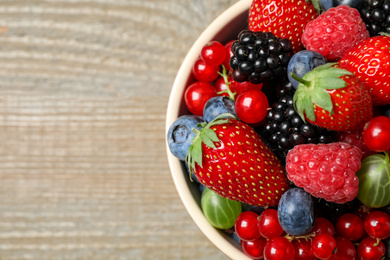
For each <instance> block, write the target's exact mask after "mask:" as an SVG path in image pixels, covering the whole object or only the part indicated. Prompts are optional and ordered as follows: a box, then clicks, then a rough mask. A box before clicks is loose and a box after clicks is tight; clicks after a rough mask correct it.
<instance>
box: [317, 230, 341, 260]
mask: <svg viewBox="0 0 390 260" xmlns="http://www.w3.org/2000/svg"><path fill="white" fill-rule="evenodd" d="M335 248H336V240H335V239H334V237H332V236H331V235H329V234H319V235H317V236H315V237H314V238H313V241H312V242H311V250H312V251H313V254H314V255H315V257H317V258H320V259H327V258H329V257H331V256H332V253H333V250H334V249H335Z"/></svg>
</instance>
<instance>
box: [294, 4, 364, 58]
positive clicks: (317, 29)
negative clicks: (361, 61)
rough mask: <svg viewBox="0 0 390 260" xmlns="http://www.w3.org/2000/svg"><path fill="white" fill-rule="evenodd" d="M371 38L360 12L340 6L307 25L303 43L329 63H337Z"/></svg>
mask: <svg viewBox="0 0 390 260" xmlns="http://www.w3.org/2000/svg"><path fill="white" fill-rule="evenodd" d="M369 36H370V35H369V32H368V30H367V28H366V25H365V24H364V22H363V20H362V18H361V17H360V14H359V12H358V10H356V9H355V8H352V7H349V6H346V5H339V6H337V7H334V8H330V9H329V10H328V11H326V12H323V13H322V14H321V15H320V16H318V17H317V18H316V19H314V20H312V21H310V22H309V23H307V25H306V27H305V30H304V32H303V34H302V43H303V45H304V46H305V47H306V49H308V50H311V51H316V52H319V53H320V54H322V56H324V57H325V59H327V60H328V61H337V60H339V59H340V58H341V57H342V56H343V55H344V53H346V52H347V51H348V50H349V49H351V48H352V47H354V46H355V45H357V44H358V43H359V42H361V41H362V40H365V39H367V38H368V37H369Z"/></svg>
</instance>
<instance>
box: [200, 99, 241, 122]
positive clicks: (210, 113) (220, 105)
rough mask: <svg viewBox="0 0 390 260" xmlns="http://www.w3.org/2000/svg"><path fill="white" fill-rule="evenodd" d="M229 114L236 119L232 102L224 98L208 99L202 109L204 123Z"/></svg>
mask: <svg viewBox="0 0 390 260" xmlns="http://www.w3.org/2000/svg"><path fill="white" fill-rule="evenodd" d="M224 113H230V114H233V115H234V116H236V117H237V115H236V110H235V109H234V101H233V100H231V99H230V98H228V97H225V96H217V97H213V98H210V99H209V100H208V101H207V102H206V104H205V105H204V109H203V117H204V120H205V121H206V122H211V121H213V120H214V119H215V118H216V117H217V116H219V115H221V114H224Z"/></svg>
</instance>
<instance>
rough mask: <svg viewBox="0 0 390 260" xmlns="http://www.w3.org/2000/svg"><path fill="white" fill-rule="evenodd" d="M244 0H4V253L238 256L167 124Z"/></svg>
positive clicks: (0, 34)
mask: <svg viewBox="0 0 390 260" xmlns="http://www.w3.org/2000/svg"><path fill="white" fill-rule="evenodd" d="M234 2H236V1H233V0H225V1H222V0H217V1H206V0H197V1H191V0H180V1H175V0H159V1H157V0H154V1H153V0H46V1H39V0H34V1H27V0H9V1H6V0H1V1H0V182H1V185H0V259H40V260H41V259H226V256H224V255H223V254H222V253H221V252H220V251H219V250H218V249H216V248H215V247H214V246H213V245H212V244H211V243H210V241H208V240H207V238H206V237H205V236H204V235H203V234H202V233H201V232H200V230H199V229H198V228H197V227H196V226H195V224H194V223H193V221H192V220H191V219H190V217H189V215H188V214H187V212H186V211H185V209H184V206H183V205H182V202H181V201H180V199H179V196H178V194H177V191H176V189H175V187H174V185H173V182H172V180H171V176H170V172H169V168H168V164H167V159H166V151H165V143H164V142H165V129H164V127H165V111H166V107H167V102H168V96H169V93H170V88H171V86H172V83H173V81H174V78H175V76H176V72H177V70H178V68H179V66H180V63H181V61H182V60H183V59H184V56H185V54H186V52H187V51H188V50H189V48H190V46H191V45H192V43H193V42H194V40H195V39H196V38H197V37H198V36H199V34H200V33H201V32H202V30H203V29H204V28H206V26H207V25H208V24H209V23H210V22H211V21H212V20H213V19H214V18H215V17H217V16H218V15H219V14H220V13H221V12H222V11H223V10H225V9H226V8H227V7H229V6H230V5H232V4H233V3H234Z"/></svg>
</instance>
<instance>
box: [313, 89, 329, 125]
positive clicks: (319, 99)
mask: <svg viewBox="0 0 390 260" xmlns="http://www.w3.org/2000/svg"><path fill="white" fill-rule="evenodd" d="M311 101H312V102H313V103H314V104H316V105H317V106H319V107H322V108H323V109H324V110H326V111H328V112H329V113H330V115H332V114H333V103H332V99H331V98H330V95H329V94H328V93H327V92H326V91H325V90H318V91H315V92H314V93H313V95H312V96H311ZM313 113H314V111H313ZM310 120H311V119H310Z"/></svg>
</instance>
